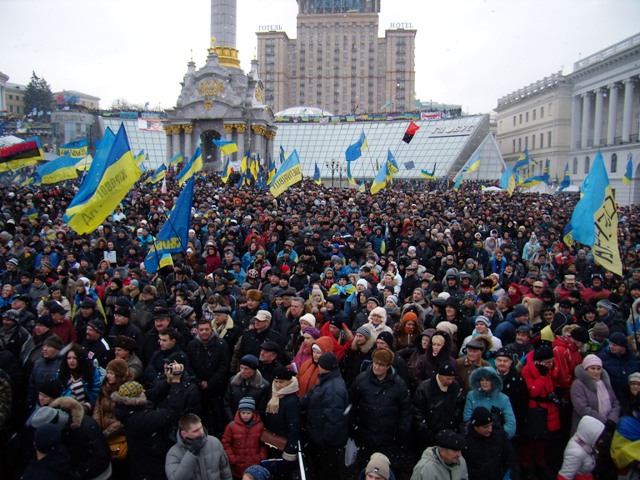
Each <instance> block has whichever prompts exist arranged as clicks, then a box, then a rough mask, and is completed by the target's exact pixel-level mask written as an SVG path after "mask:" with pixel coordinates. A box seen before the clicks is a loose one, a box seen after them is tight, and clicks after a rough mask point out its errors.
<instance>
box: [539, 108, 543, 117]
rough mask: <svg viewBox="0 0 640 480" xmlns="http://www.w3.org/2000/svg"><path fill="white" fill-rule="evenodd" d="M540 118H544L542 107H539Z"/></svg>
mask: <svg viewBox="0 0 640 480" xmlns="http://www.w3.org/2000/svg"><path fill="white" fill-rule="evenodd" d="M540 118H544V107H540Z"/></svg>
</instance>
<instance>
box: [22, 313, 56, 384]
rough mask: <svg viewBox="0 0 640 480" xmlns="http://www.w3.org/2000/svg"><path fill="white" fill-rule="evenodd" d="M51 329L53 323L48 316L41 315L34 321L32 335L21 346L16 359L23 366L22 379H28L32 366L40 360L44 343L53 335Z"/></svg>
mask: <svg viewBox="0 0 640 480" xmlns="http://www.w3.org/2000/svg"><path fill="white" fill-rule="evenodd" d="M52 327H53V321H52V320H51V317H50V316H49V315H42V316H40V317H38V318H37V319H36V322H35V325H34V327H33V331H32V335H31V336H30V337H29V338H28V339H27V341H26V342H25V343H24V345H23V346H22V351H21V352H20V355H19V357H18V358H19V360H20V363H21V364H22V366H23V374H24V378H26V379H28V378H29V375H30V374H31V370H32V368H33V365H34V364H35V363H36V362H37V361H38V360H39V359H40V358H42V346H43V344H44V341H45V340H46V339H47V338H49V337H50V336H52V335H55V334H54V333H53V332H52V331H51V328H52Z"/></svg>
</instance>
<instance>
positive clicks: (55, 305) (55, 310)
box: [49, 302, 67, 315]
mask: <svg viewBox="0 0 640 480" xmlns="http://www.w3.org/2000/svg"><path fill="white" fill-rule="evenodd" d="M54 313H62V314H63V315H64V314H65V313H67V311H66V310H65V308H64V307H63V306H62V305H60V304H59V303H58V302H53V304H52V305H51V306H50V307H49V314H54Z"/></svg>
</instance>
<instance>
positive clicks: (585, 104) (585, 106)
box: [580, 92, 593, 148]
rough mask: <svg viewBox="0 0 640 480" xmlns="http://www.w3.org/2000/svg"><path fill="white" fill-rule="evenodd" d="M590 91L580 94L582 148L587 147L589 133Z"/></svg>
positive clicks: (588, 145)
mask: <svg viewBox="0 0 640 480" xmlns="http://www.w3.org/2000/svg"><path fill="white" fill-rule="evenodd" d="M592 96H593V94H592V93H591V92H587V93H583V94H582V134H581V140H580V142H581V144H582V145H581V146H582V148H589V147H590V146H591V145H590V144H589V139H590V138H591V137H590V136H589V134H590V133H591V97H592Z"/></svg>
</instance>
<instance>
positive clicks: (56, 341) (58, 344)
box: [42, 335, 64, 350]
mask: <svg viewBox="0 0 640 480" xmlns="http://www.w3.org/2000/svg"><path fill="white" fill-rule="evenodd" d="M42 345H43V346H47V347H51V348H55V349H56V350H62V347H64V342H63V341H62V339H61V338H60V337H59V336H57V335H51V336H50V337H47V339H46V340H45V341H44V343H43V344H42Z"/></svg>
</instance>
